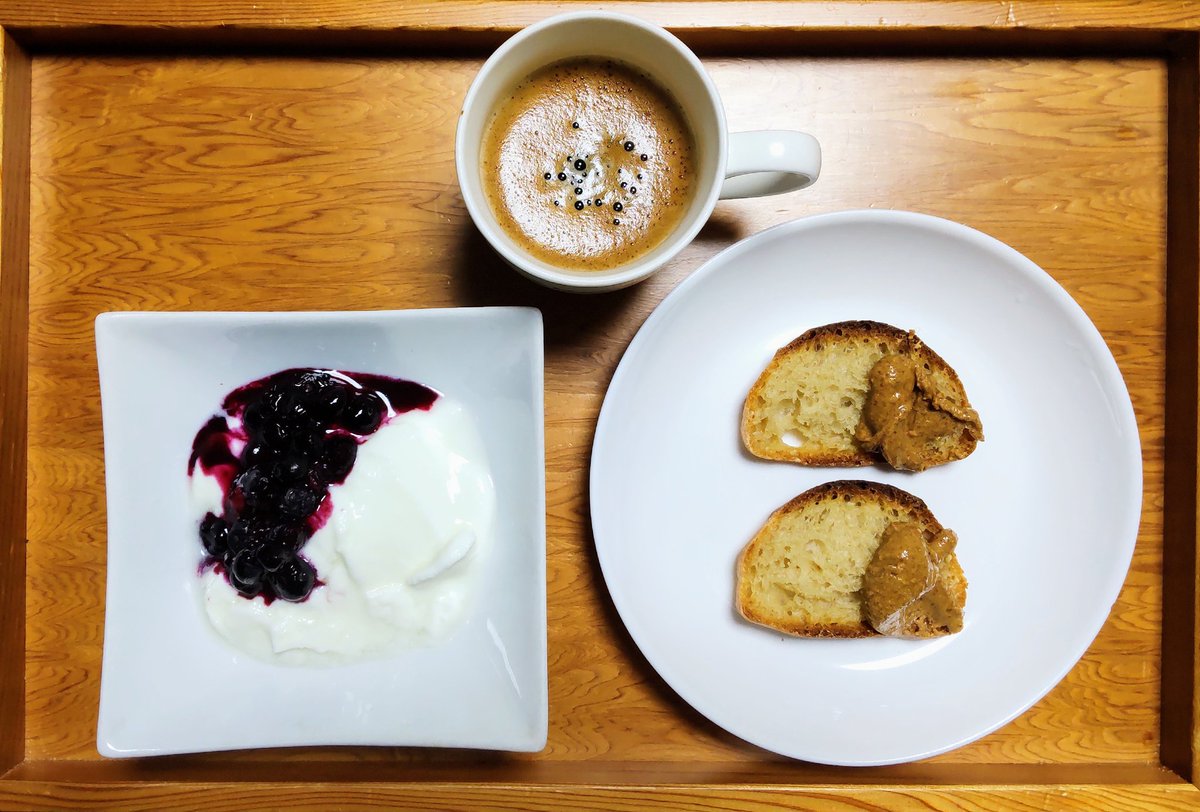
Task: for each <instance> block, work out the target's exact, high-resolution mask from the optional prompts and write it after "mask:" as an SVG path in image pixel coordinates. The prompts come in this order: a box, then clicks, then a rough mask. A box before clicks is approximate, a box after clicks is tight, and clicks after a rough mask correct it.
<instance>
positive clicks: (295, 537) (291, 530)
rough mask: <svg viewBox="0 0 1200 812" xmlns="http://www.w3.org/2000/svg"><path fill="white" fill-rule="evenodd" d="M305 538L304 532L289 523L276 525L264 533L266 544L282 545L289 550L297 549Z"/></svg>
mask: <svg viewBox="0 0 1200 812" xmlns="http://www.w3.org/2000/svg"><path fill="white" fill-rule="evenodd" d="M307 540H308V536H307V534H306V533H304V532H303V531H301V530H299V529H298V528H296V527H294V526H290V525H283V524H281V525H276V526H275V527H272V528H271V529H270V530H269V531H267V534H266V546H271V545H274V546H276V547H282V548H283V549H285V550H288V551H289V552H295V551H296V550H299V549H300V548H301V547H303V546H304V542H305V541H307Z"/></svg>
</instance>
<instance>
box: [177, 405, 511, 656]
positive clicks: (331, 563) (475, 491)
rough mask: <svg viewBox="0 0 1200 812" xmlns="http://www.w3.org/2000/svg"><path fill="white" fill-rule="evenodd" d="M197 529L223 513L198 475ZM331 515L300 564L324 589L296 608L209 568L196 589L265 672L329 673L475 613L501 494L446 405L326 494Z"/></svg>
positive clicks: (397, 434)
mask: <svg viewBox="0 0 1200 812" xmlns="http://www.w3.org/2000/svg"><path fill="white" fill-rule="evenodd" d="M191 480H192V481H191V496H192V504H193V509H194V511H195V513H196V516H197V521H198V520H199V518H200V517H203V516H204V514H205V513H206V512H209V511H211V512H213V513H217V514H219V513H220V511H221V500H222V491H221V487H220V485H219V484H218V483H217V481H216V479H215V478H214V477H212V476H210V475H208V474H204V473H202V472H201V471H199V470H197V471H196V472H195V474H194V475H193V476H192V477H191ZM328 498H329V500H330V501H331V502H332V512H331V513H330V515H329V517H328V519H327V521H326V522H325V525H324V526H323V527H321V528H320V529H319V530H317V532H316V533H314V534H313V535H312V537H311V538H309V540H308V542H307V543H306V544H305V545H304V547H303V549H302V550H301V554H302V555H303V556H304V557H305V558H307V559H308V560H309V562H311V563H312V565H313V566H314V567H315V569H316V572H317V577H318V578H319V579H320V585H319V586H318V587H317V588H316V589H314V590H313V591H312V593H311V594H310V595H309V597H308V598H307V599H306V600H304V601H302V602H299V603H291V602H288V601H284V600H275V601H272V602H271V603H270V604H269V605H268V604H267V603H266V602H265V601H264V600H263V598H262V597H261V596H260V597H255V598H253V599H247V598H244V597H242V596H241V595H239V594H238V592H237V590H235V589H234V588H233V587H232V586H230V584H229V582H228V580H227V579H226V578H225V577H224V576H223V575H222V574H220V573H218V572H216V571H215V570H214V569H213V568H206V569H205V570H204V571H203V572H202V573H201V576H200V589H199V590H198V593H199V596H200V600H201V603H202V606H203V611H204V614H205V616H206V617H207V618H208V620H209V622H210V624H211V625H212V627H213V629H215V630H216V631H217V633H218V634H219V635H221V637H223V638H224V639H225V640H227V641H228V642H229V643H230V644H232V645H233V646H235V647H236V648H238V649H240V650H242V651H244V652H246V653H247V654H250V655H253V656H254V657H257V658H259V659H262V660H266V661H268V662H276V663H283V664H288V665H327V664H339V663H346V662H353V661H356V660H362V659H368V658H373V657H377V656H380V655H383V654H386V653H388V652H391V651H393V650H395V649H397V648H402V647H409V646H415V645H423V644H428V643H431V642H435V641H437V640H440V639H443V638H445V637H447V636H448V635H450V634H451V633H452V632H453V631H454V629H455V628H457V627H458V626H459V625H460V624H461V623H462V622H463V619H464V617H465V616H466V615H467V613H468V612H469V611H470V609H471V607H472V605H473V602H474V600H475V598H476V593H477V592H478V582H479V578H480V573H481V570H482V567H483V565H484V562H485V560H486V558H487V553H488V548H489V546H490V544H491V539H492V529H493V524H494V519H495V511H496V504H495V501H496V500H495V490H494V486H493V483H492V478H491V473H490V471H489V468H488V463H487V456H486V453H485V451H484V446H483V442H482V438H481V437H480V435H479V432H478V430H477V429H476V427H475V424H474V421H473V419H472V417H471V415H470V414H469V413H468V412H467V411H466V410H465V409H464V408H463V406H462V405H461V404H459V403H457V402H455V401H453V400H451V399H449V398H447V397H445V396H444V395H443V396H441V397H438V398H437V400H436V401H435V402H434V403H433V405H432V406H431V407H430V408H429V409H427V410H426V409H414V410H411V411H407V412H403V413H400V414H397V415H394V416H393V417H391V418H390V419H389V421H388V422H387V423H386V424H384V425H383V426H382V427H381V428H379V429H378V430H377V431H376V432H374V433H373V434H371V435H370V436H369V437H368V438H367V439H366V441H365V442H363V443H362V445H361V446H360V447H359V449H358V456H357V460H356V461H355V464H354V468H353V470H351V472H350V474H349V475H348V476H347V477H346V479H345V481H344V482H343V483H342V484H341V485H334V486H332V487H331V488H330V489H329V497H328Z"/></svg>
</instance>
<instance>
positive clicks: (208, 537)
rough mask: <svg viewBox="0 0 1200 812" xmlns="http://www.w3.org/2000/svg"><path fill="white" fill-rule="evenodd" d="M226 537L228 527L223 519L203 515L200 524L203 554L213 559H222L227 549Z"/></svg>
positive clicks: (212, 515) (213, 515)
mask: <svg viewBox="0 0 1200 812" xmlns="http://www.w3.org/2000/svg"><path fill="white" fill-rule="evenodd" d="M228 535H229V525H227V524H226V523H225V520H224V519H222V518H221V517H220V516H217V515H215V514H212V513H208V514H205V516H204V519H203V520H202V521H201V522H200V543H201V544H202V545H204V552H206V553H208V554H209V555H211V556H212V557H213V558H221V557H223V556H224V555H225V551H226V550H227V549H228V544H227V536H228Z"/></svg>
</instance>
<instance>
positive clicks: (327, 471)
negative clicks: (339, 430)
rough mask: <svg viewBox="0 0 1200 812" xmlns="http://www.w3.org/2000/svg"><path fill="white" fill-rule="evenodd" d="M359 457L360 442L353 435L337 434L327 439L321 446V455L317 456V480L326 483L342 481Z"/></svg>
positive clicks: (315, 471)
mask: <svg viewBox="0 0 1200 812" xmlns="http://www.w3.org/2000/svg"><path fill="white" fill-rule="evenodd" d="M357 457H358V443H356V442H355V441H354V438H353V437H348V436H347V435H345V434H335V435H333V436H332V437H330V438H329V439H327V440H326V441H325V443H324V444H323V446H322V448H321V456H320V457H318V458H317V464H316V466H315V470H314V473H315V474H316V477H317V480H318V481H320V482H324V483H334V482H341V481H342V480H344V479H345V478H346V476H347V475H348V474H349V473H350V470H351V469H352V468H353V467H354V460H355V458H357Z"/></svg>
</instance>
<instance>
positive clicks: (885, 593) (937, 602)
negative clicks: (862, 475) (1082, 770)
mask: <svg viewBox="0 0 1200 812" xmlns="http://www.w3.org/2000/svg"><path fill="white" fill-rule="evenodd" d="M957 543H958V539H957V537H956V536H955V535H954V533H953V531H951V530H946V529H944V528H943V529H942V531H941V532H940V533H938V534H937V535H936V536H935V537H934V538H933V539H932V540H931V541H929V542H926V541H925V536H924V534H923V533H922V532H921V527H920V525H918V524H915V523H913V522H892V523H891V524H890V525H888V527H887V529H886V530H884V531H883V539H882V541H881V542H880V543H879V547H878V549H876V550H875V555H874V556H873V557H872V558H871V561H870V563H869V564H867V571H866V574H865V575H864V577H863V610H864V614H865V615H866V618H867V622H868V623H870V624H871V626H872V627H874V629H875V631H877V632H879V633H880V634H886V635H892V636H896V637H903V636H906V635H910V634H914V633H916V632H917V631H919V629H918V628H917V626H918V625H919V624H921V622H922V619H924V618H928V622H929V624H930V625H931V626H932V627H933V628H935V629H939V628H945V629H946V630H947V631H948V632H950V633H954V632H959V631H962V627H963V619H962V607H961V606H959V605H957V604H956V603H955V601H954V599H953V598H952V597H951V595H950V594H949V593H948V592H947V590H946V587H945V584H944V583H943V580H942V578H941V577H940V573H939V571H938V567H939V565H940V564H941V562H942V561H943V560H944V559H945V558H946V556H948V555H949V554H950V553H951V552H953V551H954V547H955V545H956V544H957Z"/></svg>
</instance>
